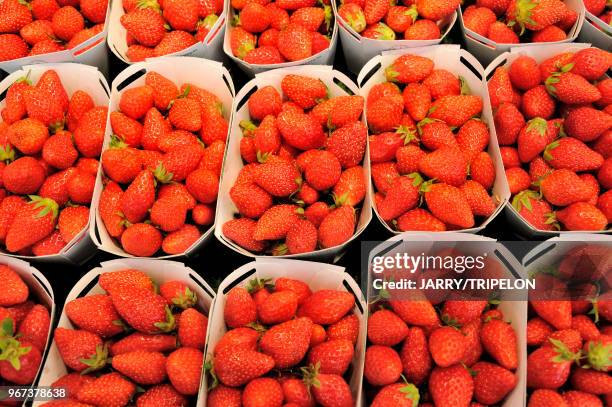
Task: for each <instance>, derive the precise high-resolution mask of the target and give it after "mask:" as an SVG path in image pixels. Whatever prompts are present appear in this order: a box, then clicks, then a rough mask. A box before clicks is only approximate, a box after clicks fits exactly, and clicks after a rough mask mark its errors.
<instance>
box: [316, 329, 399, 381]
mask: <svg viewBox="0 0 612 407" xmlns="http://www.w3.org/2000/svg"><path fill="white" fill-rule="evenodd" d="M318 326H320V325H318ZM353 348H354V345H353V343H352V342H351V341H350V340H347V339H331V340H329V341H327V342H322V343H320V344H318V345H315V346H314V347H313V348H312V349H311V350H310V352H309V354H308V364H311V365H316V364H319V365H320V371H321V372H322V373H325V374H337V375H340V376H341V375H343V374H344V373H345V372H346V371H347V369H348V368H349V366H350V364H351V361H352V360H353V353H354V349H353ZM398 365H399V366H400V371H401V363H399V357H398Z"/></svg>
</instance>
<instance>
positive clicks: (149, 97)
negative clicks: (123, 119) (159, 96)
mask: <svg viewBox="0 0 612 407" xmlns="http://www.w3.org/2000/svg"><path fill="white" fill-rule="evenodd" d="M153 93H154V90H153V88H152V87H150V86H148V85H143V86H135V87H132V88H128V89H126V90H124V91H123V93H122V94H121V98H120V100H119V109H120V110H121V112H123V113H124V114H125V115H126V116H128V117H130V118H132V119H134V120H138V119H140V118H142V117H144V115H145V114H146V113H147V111H149V109H151V108H152V107H153V103H154V99H153Z"/></svg>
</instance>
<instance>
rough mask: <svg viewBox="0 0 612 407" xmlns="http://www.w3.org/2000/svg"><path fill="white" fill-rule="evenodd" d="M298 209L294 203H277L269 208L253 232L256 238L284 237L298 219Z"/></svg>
mask: <svg viewBox="0 0 612 407" xmlns="http://www.w3.org/2000/svg"><path fill="white" fill-rule="evenodd" d="M296 210H297V207H296V206H294V205H275V206H272V207H271V208H269V209H267V210H266V212H264V214H263V215H262V216H261V218H259V220H258V221H257V225H256V227H255V231H254V234H253V237H254V238H255V240H276V239H282V238H284V237H285V235H286V234H287V231H288V230H289V227H290V226H291V225H292V224H293V223H294V222H295V221H296V220H297V213H296Z"/></svg>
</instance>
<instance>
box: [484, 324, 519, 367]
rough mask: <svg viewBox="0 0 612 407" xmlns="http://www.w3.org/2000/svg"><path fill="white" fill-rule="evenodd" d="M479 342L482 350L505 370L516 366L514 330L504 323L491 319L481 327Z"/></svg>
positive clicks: (516, 353)
mask: <svg viewBox="0 0 612 407" xmlns="http://www.w3.org/2000/svg"><path fill="white" fill-rule="evenodd" d="M480 340H481V341H482V346H483V347H484V349H485V350H486V351H487V352H488V353H489V354H490V355H491V356H492V357H493V359H495V361H496V362H497V363H499V364H500V365H501V366H502V367H505V368H506V369H511V370H514V369H516V367H517V365H518V346H517V339H516V332H514V328H512V326H511V325H510V324H509V323H507V322H504V321H501V320H499V319H492V320H490V321H488V322H485V323H484V324H483V325H482V329H481V331H480Z"/></svg>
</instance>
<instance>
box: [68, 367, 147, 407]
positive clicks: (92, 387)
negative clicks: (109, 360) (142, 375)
mask: <svg viewBox="0 0 612 407" xmlns="http://www.w3.org/2000/svg"><path fill="white" fill-rule="evenodd" d="M135 392H136V386H135V385H134V384H133V383H131V382H130V381H128V380H126V379H124V378H123V377H122V376H121V375H120V374H119V373H116V372H113V373H108V374H104V375H102V376H100V377H98V378H97V379H96V380H94V381H93V382H91V383H87V384H85V385H83V387H81V389H80V390H79V392H78V393H77V396H76V397H77V399H78V400H79V401H80V402H81V403H86V404H100V403H109V404H112V405H125V404H127V403H128V402H129V401H130V399H131V398H132V396H133V395H134V393H135Z"/></svg>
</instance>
